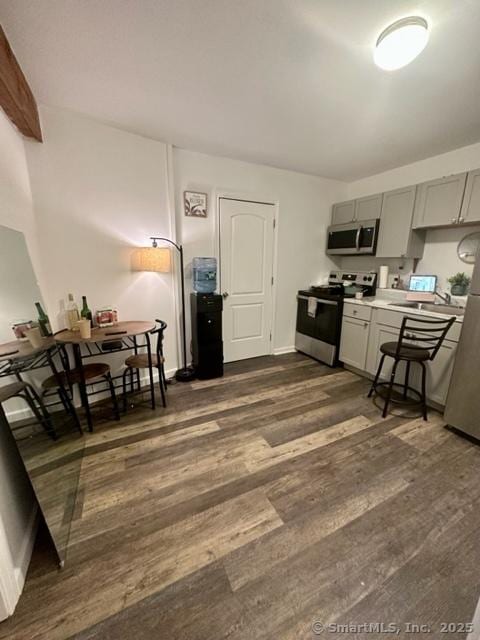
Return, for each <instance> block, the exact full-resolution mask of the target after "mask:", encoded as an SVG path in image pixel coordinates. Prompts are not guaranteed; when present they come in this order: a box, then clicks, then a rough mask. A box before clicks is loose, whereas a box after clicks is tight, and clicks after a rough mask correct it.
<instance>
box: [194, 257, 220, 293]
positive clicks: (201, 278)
mask: <svg viewBox="0 0 480 640" xmlns="http://www.w3.org/2000/svg"><path fill="white" fill-rule="evenodd" d="M192 266H193V288H194V289H195V291H198V293H213V292H214V291H215V289H216V288H217V259H216V258H194V259H193V261H192Z"/></svg>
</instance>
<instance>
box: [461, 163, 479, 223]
mask: <svg viewBox="0 0 480 640" xmlns="http://www.w3.org/2000/svg"><path fill="white" fill-rule="evenodd" d="M460 222H480V169H477V170H476V171H470V173H469V174H468V176H467V186H466V187H465V195H464V197H463V204H462V211H461V213H460Z"/></svg>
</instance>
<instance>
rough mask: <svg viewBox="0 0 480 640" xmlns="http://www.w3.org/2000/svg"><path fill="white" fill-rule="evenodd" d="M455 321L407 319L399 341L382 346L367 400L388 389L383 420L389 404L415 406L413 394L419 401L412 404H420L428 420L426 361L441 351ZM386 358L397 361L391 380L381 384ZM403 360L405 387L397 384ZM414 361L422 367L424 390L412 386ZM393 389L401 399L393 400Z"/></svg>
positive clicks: (407, 317) (403, 322)
mask: <svg viewBox="0 0 480 640" xmlns="http://www.w3.org/2000/svg"><path fill="white" fill-rule="evenodd" d="M454 322H455V316H453V317H451V318H449V319H448V320H440V319H438V320H437V319H433V318H424V317H420V316H416V317H409V316H405V317H404V318H403V320H402V325H401V327H400V335H399V338H398V342H385V343H384V344H382V345H381V347H380V351H381V353H382V357H381V359H380V363H379V365H378V369H377V373H376V375H375V379H374V381H373V383H372V386H371V388H370V391H369V393H368V397H369V398H370V397H371V396H372V394H373V393H374V392H376V393H378V389H379V388H380V387H384V388H386V392H385V396H384V397H385V404H384V407H383V412H382V416H383V417H384V418H385V417H386V415H387V412H388V407H389V405H390V402H397V403H404V404H412V400H411V399H409V398H408V392H410V393H411V394H413V395H415V396H417V398H418V400H417V399H414V400H413V402H414V403H415V404H420V405H421V407H422V415H423V419H424V420H427V395H426V387H427V368H426V366H425V362H428V361H432V360H434V358H435V356H436V355H437V353H438V350H439V349H440V347H441V346H442V342H443V341H444V339H445V336H446V335H447V333H448V331H449V329H450V327H451V326H452V324H453V323H454ZM409 340H414V341H415V342H408V341H409ZM387 356H388V357H390V358H393V360H394V363H393V367H392V372H391V375H390V380H389V381H388V382H379V381H378V380H379V378H380V375H381V373H382V367H383V363H384V362H385V358H386V357H387ZM402 361H404V362H406V369H405V380H404V383H403V384H401V383H396V382H395V374H396V371H397V367H398V364H399V363H400V362H402ZM412 362H416V363H418V364H419V365H420V366H421V368H422V386H421V391H418V390H417V389H414V388H413V387H411V386H409V377H410V365H411V363H412ZM394 387H399V388H400V389H401V391H402V393H401V398H400V399H398V398H397V399H392V391H393V388H394ZM382 397H383V395H382Z"/></svg>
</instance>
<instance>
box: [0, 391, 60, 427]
mask: <svg viewBox="0 0 480 640" xmlns="http://www.w3.org/2000/svg"><path fill="white" fill-rule="evenodd" d="M10 398H22V399H23V400H25V402H26V403H27V404H28V406H29V408H30V410H31V411H32V413H33V415H34V416H35V418H36V419H37V421H38V422H39V424H41V425H42V427H43V428H44V429H45V431H46V432H47V434H48V435H49V436H50V438H52V440H56V439H57V434H56V431H55V429H54V428H53V425H52V421H51V418H50V415H49V413H48V411H47V409H46V407H45V405H44V404H43V402H42V400H41V398H40V396H39V395H38V393H37V392H36V390H35V388H34V387H33V386H32V385H31V384H28V382H24V381H23V380H18V381H17V382H12V383H10V384H6V385H4V386H3V387H0V405H2V404H3V403H4V402H6V401H7V400H10ZM37 405H38V406H37Z"/></svg>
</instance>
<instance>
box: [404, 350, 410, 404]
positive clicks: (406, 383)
mask: <svg viewBox="0 0 480 640" xmlns="http://www.w3.org/2000/svg"><path fill="white" fill-rule="evenodd" d="M409 379H410V360H407V364H406V365H405V386H404V387H403V399H404V400H406V399H407V391H408V381H409Z"/></svg>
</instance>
